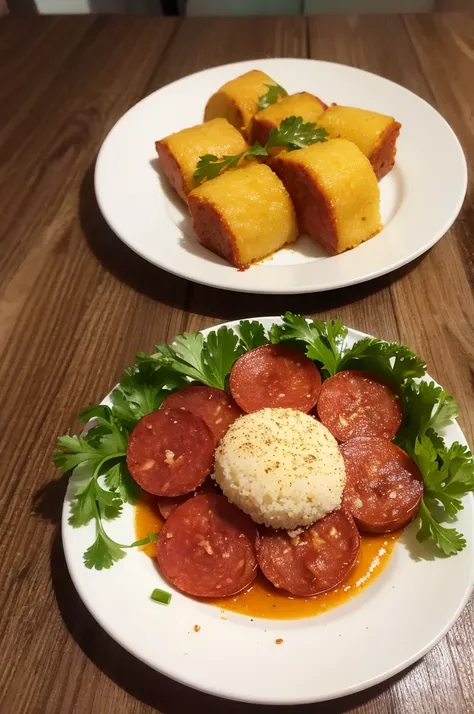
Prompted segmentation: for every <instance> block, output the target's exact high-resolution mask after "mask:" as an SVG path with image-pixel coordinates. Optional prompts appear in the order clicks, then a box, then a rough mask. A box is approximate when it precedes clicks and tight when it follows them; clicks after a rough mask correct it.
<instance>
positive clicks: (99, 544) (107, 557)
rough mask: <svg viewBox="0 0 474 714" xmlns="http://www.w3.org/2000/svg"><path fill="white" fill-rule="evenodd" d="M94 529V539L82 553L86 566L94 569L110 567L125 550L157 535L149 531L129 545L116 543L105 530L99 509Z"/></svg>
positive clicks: (151, 539)
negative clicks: (146, 534)
mask: <svg viewBox="0 0 474 714" xmlns="http://www.w3.org/2000/svg"><path fill="white" fill-rule="evenodd" d="M96 529H97V530H96V539H95V541H94V543H93V544H92V545H91V546H90V547H89V548H88V549H87V550H86V552H85V553H84V565H85V566H86V568H89V569H92V568H95V569H96V570H103V569H108V568H111V567H112V565H113V564H114V563H116V562H117V561H119V560H122V558H125V556H126V553H125V550H127V549H129V548H136V547H139V546H142V545H146V544H147V543H152V542H155V541H156V540H157V537H158V536H157V534H156V533H149V534H148V536H147V537H146V538H142V539H140V540H137V541H135V542H134V543H131V545H123V544H122V543H117V542H116V541H114V540H113V539H112V538H110V536H108V535H107V533H106V532H105V530H104V528H103V526H102V521H101V519H100V513H99V510H97V511H96Z"/></svg>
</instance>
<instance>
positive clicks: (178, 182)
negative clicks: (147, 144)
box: [155, 139, 187, 201]
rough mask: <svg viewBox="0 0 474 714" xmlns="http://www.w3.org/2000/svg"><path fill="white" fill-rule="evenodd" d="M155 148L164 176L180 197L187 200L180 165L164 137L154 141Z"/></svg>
mask: <svg viewBox="0 0 474 714" xmlns="http://www.w3.org/2000/svg"><path fill="white" fill-rule="evenodd" d="M155 149H156V153H157V154H158V157H159V159H160V164H161V168H162V169H163V171H164V173H165V175H166V178H167V179H168V181H169V182H170V184H171V185H172V187H173V188H174V190H175V191H176V193H177V194H178V195H179V196H181V198H182V199H183V200H184V201H186V200H187V190H186V182H185V180H184V176H183V172H182V171H181V167H180V165H179V164H178V162H177V161H176V159H175V158H174V156H173V154H172V153H171V151H170V149H169V147H168V145H167V144H166V143H165V140H164V139H161V140H160V141H156V142H155Z"/></svg>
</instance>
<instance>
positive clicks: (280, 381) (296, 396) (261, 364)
mask: <svg viewBox="0 0 474 714" xmlns="http://www.w3.org/2000/svg"><path fill="white" fill-rule="evenodd" d="M229 386H230V391H231V393H232V396H233V397H234V399H235V401H236V402H237V404H238V405H239V407H241V408H242V409H243V410H244V412H247V413H250V412H256V411H258V410H259V409H264V408H265V407H270V408H272V407H282V408H286V409H298V410H299V411H302V412H306V413H307V412H309V411H310V410H311V409H312V408H313V407H314V405H315V404H316V401H317V399H318V396H319V392H320V391H321V375H320V374H319V370H318V368H317V367H316V365H315V364H313V362H311V360H310V359H308V358H307V357H305V356H304V355H303V354H302V353H301V352H299V351H298V350H296V349H294V348H293V347H287V346H286V345H263V346H262V347H256V348H255V349H254V350H250V352H246V353H245V354H244V355H242V357H239V359H238V360H237V362H236V363H235V364H234V366H233V367H232V370H231V373H230V381H229Z"/></svg>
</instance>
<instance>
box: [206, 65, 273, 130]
mask: <svg viewBox="0 0 474 714" xmlns="http://www.w3.org/2000/svg"><path fill="white" fill-rule="evenodd" d="M268 84H272V85H276V82H275V81H274V80H273V79H272V78H271V77H269V76H268V74H265V72H261V71H260V70H258V69H252V70H251V71H250V72H246V73H245V74H241V75H240V77H236V78H235V79H232V80H231V81H230V82H226V83H225V84H224V85H223V86H222V87H221V88H220V89H219V90H218V91H217V92H216V93H215V94H213V95H212V97H210V99H209V101H208V102H207V104H206V109H205V111H204V121H209V120H210V119H215V118H216V117H224V118H225V119H227V120H228V121H229V122H230V123H231V124H232V125H233V126H235V128H236V129H238V130H239V131H241V132H242V133H243V135H244V136H245V138H247V136H248V127H249V124H250V121H251V119H252V117H253V115H254V114H256V113H257V112H258V100H259V98H260V97H262V96H263V95H264V94H266V93H267V92H268V86H267V85H268Z"/></svg>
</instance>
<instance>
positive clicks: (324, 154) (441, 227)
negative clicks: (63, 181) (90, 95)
mask: <svg viewBox="0 0 474 714" xmlns="http://www.w3.org/2000/svg"><path fill="white" fill-rule="evenodd" d="M466 186H467V169H466V161H465V158H464V155H463V152H462V149H461V146H460V144H459V142H458V140H457V138H456V136H455V135H454V133H453V131H452V130H451V128H450V127H449V125H448V124H447V123H446V121H445V120H444V119H443V118H442V117H441V115H440V114H439V113H438V112H437V111H436V110H435V109H434V108H433V107H432V106H431V105H430V104H428V103H427V102H425V101H424V100H423V99H421V98H420V97H418V96H416V95H415V94H413V93H412V92H410V91H409V90H407V89H405V88H404V87H401V86H399V85H397V84H395V83H393V82H391V81H389V80H387V79H384V78H382V77H379V76H376V75H374V74H370V73H368V72H365V71H363V70H360V69H356V68H354V67H347V66H344V65H338V64H333V63H329V62H321V61H317V60H308V59H304V60H303V59H265V60H258V61H257V60H256V61H251V62H239V63H236V64H230V65H225V66H221V67H214V68H212V69H207V70H205V71H202V72H198V73H197V74H193V75H190V76H188V77H184V78H183V79H180V80H178V81H176V82H173V83H172V84H169V85H167V86H165V87H163V88H162V89H159V90H158V91H156V92H154V93H153V94H151V95H150V96H148V97H146V98H145V99H143V100H142V101H141V102H139V103H138V104H136V105H135V106H134V107H132V108H131V109H130V110H129V111H128V112H127V113H126V114H125V115H124V116H123V117H122V118H121V119H120V120H119V121H118V122H117V124H116V125H115V126H114V127H113V128H112V130H111V131H110V133H109V135H108V136H107V137H106V139H105V141H104V143H103V145H102V148H101V150H100V152H99V155H98V158H97V164H96V170H95V188H96V194H97V200H98V204H99V206H100V209H101V211H102V213H103V215H104V217H105V219H106V220H107V222H108V223H109V225H110V226H111V228H112V229H113V230H114V232H115V233H116V234H117V236H119V238H121V239H122V240H123V241H124V242H125V243H126V244H127V245H128V246H129V247H130V248H132V249H133V250H134V251H136V252H137V253H139V254H140V255H141V256H142V257H144V258H146V259H147V260H148V261H150V262H151V263H154V264H155V265H157V266H159V267H161V268H163V269H164V270H167V271H169V272H171V273H174V274H176V275H179V276H181V277H183V278H187V279H188V280H192V281H195V282H198V283H203V284H206V285H211V286H214V287H218V288H224V289H228V290H238V291H244V292H254V293H304V292H317V291H322V290H329V289H333V288H340V287H343V286H347V285H352V284H355V283H359V282H362V281H365V280H370V279H371V278H375V277H377V276H379V275H383V274H385V273H389V272H390V271H393V270H395V269H397V268H399V267H400V266H402V265H405V264H406V263H408V262H410V261H412V260H414V259H415V258H416V257H418V256H419V255H421V254H422V253H424V252H425V251H427V250H428V249H429V248H430V247H431V246H433V245H434V244H435V243H436V241H438V240H439V239H440V238H441V237H442V236H443V235H444V234H445V233H446V231H447V230H448V229H449V228H450V226H451V225H452V223H453V222H454V220H455V218H456V216H457V214H458V213H459V211H460V209H461V205H462V202H463V199H464V196H465V193H466ZM428 207H429V208H428Z"/></svg>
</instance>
